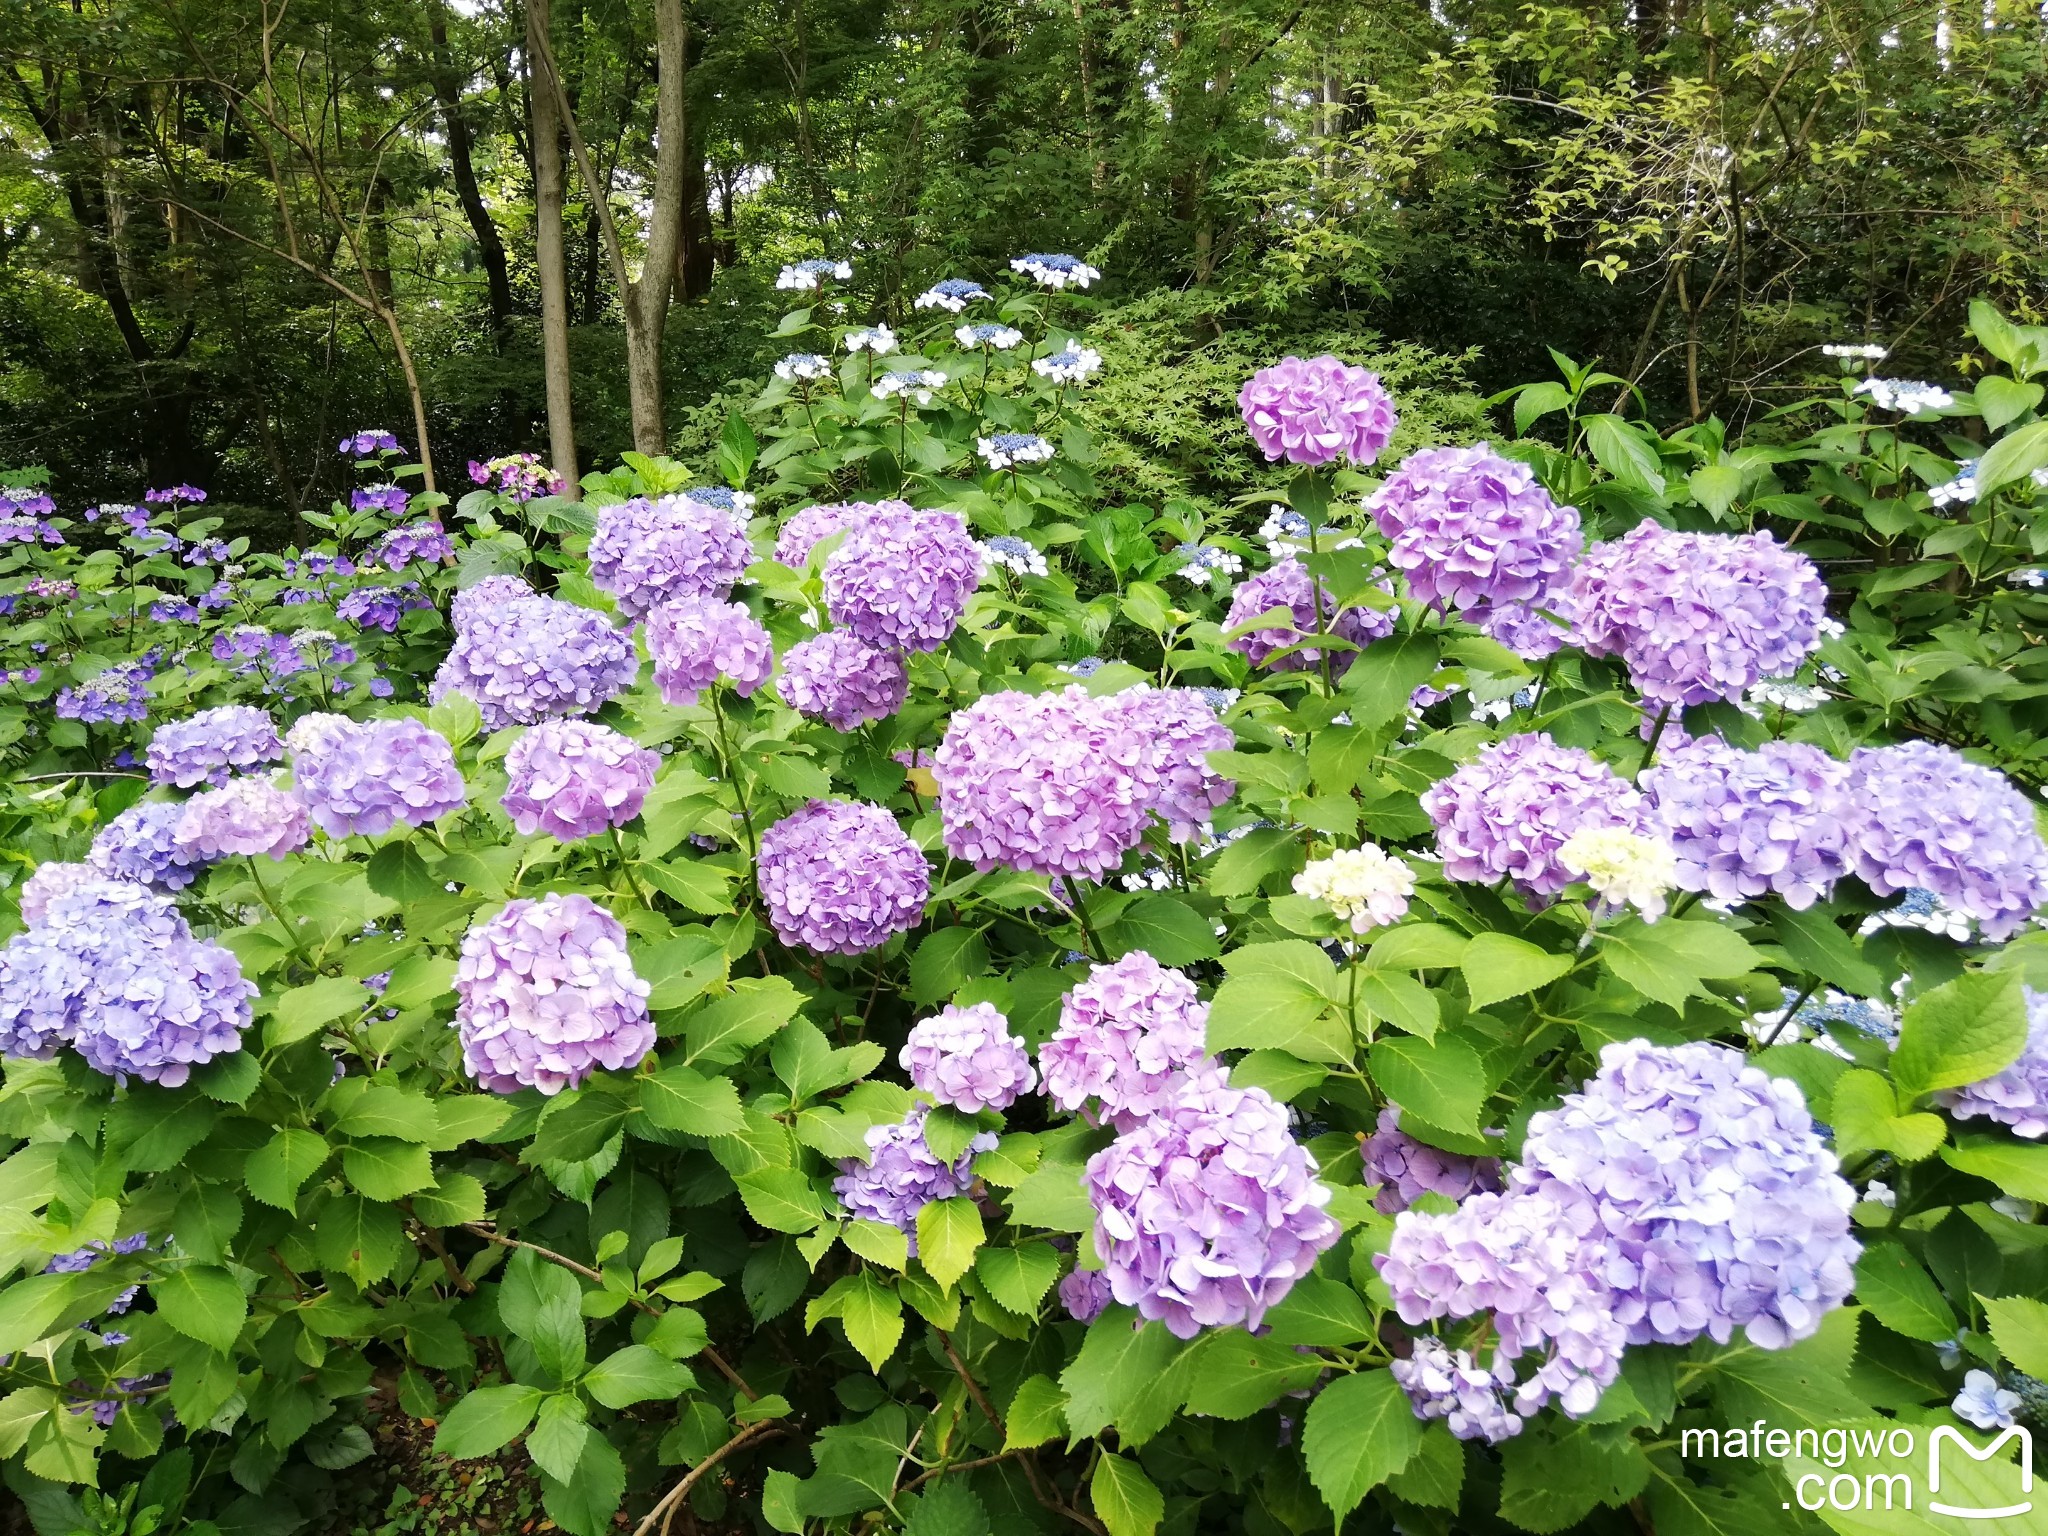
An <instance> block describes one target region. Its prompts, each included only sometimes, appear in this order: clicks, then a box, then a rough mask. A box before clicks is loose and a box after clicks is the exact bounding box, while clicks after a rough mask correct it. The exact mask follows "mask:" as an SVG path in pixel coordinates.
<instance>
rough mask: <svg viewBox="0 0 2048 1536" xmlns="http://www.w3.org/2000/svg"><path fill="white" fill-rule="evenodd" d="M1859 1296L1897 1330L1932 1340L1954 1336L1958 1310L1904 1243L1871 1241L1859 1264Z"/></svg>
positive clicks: (1859, 1298) (1913, 1337)
mask: <svg viewBox="0 0 2048 1536" xmlns="http://www.w3.org/2000/svg"><path fill="white" fill-rule="evenodd" d="M1856 1299H1857V1300H1858V1301H1860V1302H1862V1303H1863V1305H1864V1306H1866V1307H1868V1308H1869V1309H1870V1310H1871V1312H1872V1313H1873V1314H1875V1316H1876V1318H1877V1320H1878V1321H1879V1322H1881V1323H1883V1324H1884V1325H1885V1327H1887V1328H1889V1329H1891V1330H1892V1331H1893V1332H1894V1333H1903V1334H1904V1335H1905V1336H1906V1337H1907V1338H1909V1339H1923V1340H1925V1341H1926V1342H1927V1343H1929V1344H1934V1343H1939V1342H1941V1341H1943V1340H1946V1339H1952V1338H1954V1337H1955V1334H1956V1317H1955V1313H1954V1312H1952V1311H1951V1310H1950V1309H1949V1305H1948V1303H1947V1302H1946V1301H1944V1300H1942V1296H1941V1289H1940V1287H1938V1286H1937V1285H1935V1283H1934V1279H1933V1277H1932V1276H1930V1275H1929V1274H1928V1273H1927V1271H1926V1269H1925V1268H1924V1267H1922V1265H1921V1263H1920V1261H1919V1260H1918V1259H1916V1258H1914V1257H1913V1255H1912V1254H1910V1253H1908V1252H1907V1251H1906V1246H1905V1244H1903V1243H1895V1242H1891V1241H1889V1240H1886V1241H1881V1242H1874V1243H1871V1244H1870V1245H1869V1246H1868V1247H1866V1248H1865V1249H1864V1250H1863V1257H1862V1258H1861V1259H1860V1260H1858V1261H1857V1264H1856Z"/></svg>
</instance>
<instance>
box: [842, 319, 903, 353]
mask: <svg viewBox="0 0 2048 1536" xmlns="http://www.w3.org/2000/svg"><path fill="white" fill-rule="evenodd" d="M846 350H847V351H849V352H855V353H858V352H872V353H874V354H875V356H877V357H882V356H885V355H887V354H888V353H891V352H894V351H895V350H896V333H895V332H894V331H892V330H890V329H889V327H888V326H886V325H871V326H868V327H867V328H866V329H865V330H859V331H848V332H847V333H846Z"/></svg>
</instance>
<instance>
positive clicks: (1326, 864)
mask: <svg viewBox="0 0 2048 1536" xmlns="http://www.w3.org/2000/svg"><path fill="white" fill-rule="evenodd" d="M1294 894H1295V895H1297V896H1306V897H1308V898H1309V899H1310V900H1311V901H1320V902H1324V903H1327V904H1328V906H1329V908H1330V910H1331V911H1333V912H1335V913H1336V914H1337V916H1338V917H1339V918H1341V919H1342V920H1343V921H1345V922H1347V923H1349V924H1350V925H1351V931H1352V932H1353V933H1369V932H1370V931H1371V930H1373V929H1374V928H1384V927H1386V926H1387V925H1388V924H1390V923H1398V922H1399V921H1400V920H1401V919H1402V918H1403V917H1405V916H1406V915H1407V912H1408V898H1409V897H1410V896H1413V895H1414V894H1415V871H1414V870H1412V869H1410V868H1409V867H1408V866H1407V865H1406V864H1404V863H1403V862H1402V861H1401V860H1400V859H1397V858H1395V857H1394V856H1393V855H1392V854H1390V853H1388V852H1387V850H1386V849H1384V848H1382V847H1380V846H1379V845H1378V844H1377V843H1367V844H1365V845H1364V846H1363V847H1360V848H1340V849H1338V850H1337V851H1336V852H1335V853H1333V854H1331V855H1330V856H1329V857H1328V858H1326V859H1317V860H1315V861H1314V862H1312V863H1311V864H1310V865H1309V866H1308V867H1307V868H1306V869H1304V870H1303V871H1302V872H1301V873H1300V874H1298V875H1296V876H1295V877H1294Z"/></svg>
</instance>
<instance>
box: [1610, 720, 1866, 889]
mask: <svg viewBox="0 0 2048 1536" xmlns="http://www.w3.org/2000/svg"><path fill="white" fill-rule="evenodd" d="M1848 783H1849V765H1848V764H1847V763H1844V762H1841V761H1839V760H1838V759H1835V758H1832V757H1830V756H1828V754H1827V753H1825V752H1823V751H1821V749H1820V748H1818V747H1814V746H1809V745H1807V744H1806V743H1804V742H1796V741H1768V742H1765V743H1764V744H1763V746H1761V747H1760V748H1758V749H1757V750H1756V751H1754V752H1743V751H1739V750H1738V749H1736V748H1734V747H1731V746H1729V745H1727V744H1726V743H1725V742H1723V741H1721V740H1720V739H1719V738H1718V737H1713V736H1702V737H1699V738H1698V739H1696V740H1694V741H1689V742H1687V743H1685V745H1683V746H1680V747H1676V748H1667V749H1664V750H1662V751H1660V752H1659V753H1658V754H1657V761H1656V763H1655V765H1654V766H1652V767H1651V768H1650V769H1649V770H1648V771H1646V772H1645V773H1644V774H1643V776H1642V779H1641V784H1642V788H1643V790H1644V792H1645V793H1646V794H1647V795H1648V796H1649V799H1650V805H1651V807H1652V808H1653V809H1654V811H1655V813H1656V818H1657V821H1658V823H1659V824H1660V825H1661V826H1662V827H1663V829H1664V831H1665V833H1666V835H1667V836H1669V838H1670V839H1671V847H1672V851H1673V852H1674V853H1675V854H1676V855H1677V856H1678V885H1679V889H1681V890H1687V891H1703V892H1705V893H1706V894H1707V895H1709V896H1712V897H1713V898H1714V899H1715V900H1716V901H1723V902H1728V901H1742V900H1745V899H1748V898H1751V897H1757V896H1762V895H1764V894H1765V893H1767V892H1775V893H1776V894H1777V895H1779V896H1781V897H1783V898H1784V901H1785V904H1786V905H1787V906H1789V907H1791V908H1793V909H1794V910H1795V911H1803V910H1804V909H1805V908H1807V907H1810V906H1812V905H1813V904H1814V903H1815V902H1816V901H1822V900H1825V899H1826V898H1827V896H1828V895H1829V893H1830V892H1832V891H1833V890H1834V887H1835V882H1836V881H1837V880H1839V879H1841V878H1842V876H1844V875H1846V874H1847V873H1849V867H1850V862H1851V859H1852V858H1853V850H1852V846H1851V838H1852V836H1853V833H1854V827H1855V820H1856V810H1855V803H1854V801H1853V800H1852V799H1851V798H1850V795H1849V790H1848Z"/></svg>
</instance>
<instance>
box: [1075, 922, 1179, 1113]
mask: <svg viewBox="0 0 2048 1536" xmlns="http://www.w3.org/2000/svg"><path fill="white" fill-rule="evenodd" d="M1208 1026H1209V1005H1208V1004H1207V1003H1205V1002H1203V1001H1202V1000H1201V998H1200V997H1199V996H1197V995H1196V993H1195V984H1194V983H1193V982H1192V981H1190V980H1188V978H1187V977H1186V976H1185V975H1183V974H1182V973H1181V972H1179V971H1176V970H1173V969H1171V968H1169V967H1167V966H1163V965H1161V964H1160V963H1159V962H1158V961H1157V960H1155V959H1153V958H1152V956H1150V955H1148V954H1146V953H1145V951H1143V950H1142V949H1135V950H1132V951H1131V952H1130V953H1129V954H1127V955H1125V956H1124V957H1123V958H1122V959H1120V960H1118V961H1117V962H1116V963H1115V964H1113V965H1097V966H1093V967H1091V968H1090V970H1089V972H1088V976H1087V979H1086V980H1084V981H1082V982H1081V983H1080V984H1079V985H1078V986H1076V987H1075V988H1074V989H1073V990H1072V991H1070V992H1069V993H1067V995H1066V996H1065V997H1064V998H1062V999H1061V1000H1060V1022H1059V1027H1058V1028H1057V1029H1055V1030H1054V1031H1053V1034H1052V1038H1051V1039H1050V1040H1048V1041H1046V1042H1045V1044H1044V1045H1042V1046H1040V1047H1039V1049H1038V1071H1039V1076H1040V1077H1041V1079H1042V1080H1043V1081H1044V1084H1045V1092H1046V1096H1047V1097H1048V1098H1050V1099H1051V1100H1052V1101H1053V1103H1055V1104H1057V1105H1058V1106H1059V1107H1060V1108H1061V1109H1064V1110H1067V1111H1068V1112H1069V1113H1072V1112H1074V1111H1078V1110H1084V1109H1088V1108H1090V1107H1091V1106H1093V1105H1100V1106H1101V1111H1102V1115H1103V1117H1104V1118H1105V1119H1107V1120H1110V1121H1112V1122H1114V1123H1115V1124H1117V1125H1119V1126H1129V1125H1135V1124H1137V1123H1138V1122H1139V1121H1141V1120H1143V1119H1144V1118H1145V1116H1147V1115H1150V1114H1153V1113H1156V1112H1158V1111H1159V1110H1160V1108H1161V1106H1163V1105H1164V1104H1165V1103H1166V1101H1167V1100H1168V1099H1169V1098H1170V1097H1171V1096H1172V1093H1173V1091H1174V1087H1175V1085H1176V1083H1177V1082H1178V1081H1179V1078H1180V1075H1181V1074H1182V1073H1183V1072H1185V1071H1187V1070H1188V1069H1191V1068H1193V1067H1195V1066H1197V1064H1199V1063H1200V1062H1202V1061H1203V1060H1204V1059H1205V1057H1206V1055H1207V1051H1208Z"/></svg>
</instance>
